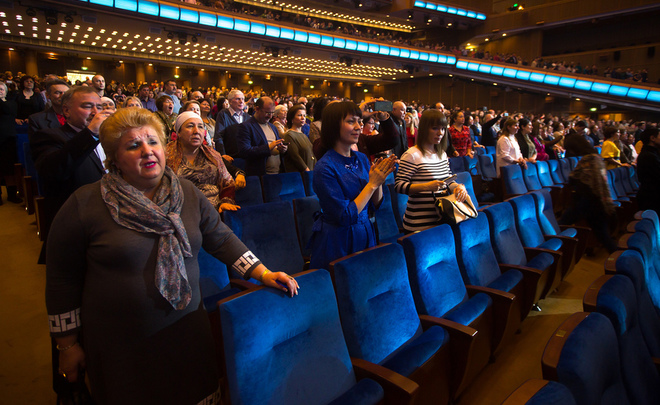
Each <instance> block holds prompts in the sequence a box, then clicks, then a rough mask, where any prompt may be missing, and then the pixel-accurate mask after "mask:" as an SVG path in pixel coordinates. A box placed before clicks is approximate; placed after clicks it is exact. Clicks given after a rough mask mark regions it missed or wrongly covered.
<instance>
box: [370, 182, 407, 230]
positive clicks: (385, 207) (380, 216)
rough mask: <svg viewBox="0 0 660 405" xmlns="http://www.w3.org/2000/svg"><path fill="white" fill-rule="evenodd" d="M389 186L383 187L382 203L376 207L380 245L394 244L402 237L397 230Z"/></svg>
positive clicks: (397, 225)
mask: <svg viewBox="0 0 660 405" xmlns="http://www.w3.org/2000/svg"><path fill="white" fill-rule="evenodd" d="M389 186H390V185H389V184H388V185H383V187H382V190H383V202H381V203H380V207H378V209H377V210H376V214H375V216H376V230H377V232H378V240H379V242H381V243H396V240H397V239H398V238H399V237H401V236H402V235H403V233H402V232H401V231H400V230H399V224H398V223H397V220H396V217H395V214H394V207H393V205H392V196H391V194H390V187H389ZM397 208H398V207H397ZM402 220H403V217H402Z"/></svg>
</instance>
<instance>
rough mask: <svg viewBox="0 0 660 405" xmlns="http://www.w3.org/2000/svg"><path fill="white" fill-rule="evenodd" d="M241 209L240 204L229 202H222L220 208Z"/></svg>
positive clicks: (226, 209) (219, 210)
mask: <svg viewBox="0 0 660 405" xmlns="http://www.w3.org/2000/svg"><path fill="white" fill-rule="evenodd" d="M240 209H241V206H240V205H236V204H229V203H222V204H220V208H219V209H218V212H222V211H238V210H240Z"/></svg>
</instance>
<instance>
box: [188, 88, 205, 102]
mask: <svg viewBox="0 0 660 405" xmlns="http://www.w3.org/2000/svg"><path fill="white" fill-rule="evenodd" d="M203 98H204V95H203V94H202V92H201V91H199V90H195V91H191V92H190V93H188V100H191V101H200V100H202V99H203Z"/></svg>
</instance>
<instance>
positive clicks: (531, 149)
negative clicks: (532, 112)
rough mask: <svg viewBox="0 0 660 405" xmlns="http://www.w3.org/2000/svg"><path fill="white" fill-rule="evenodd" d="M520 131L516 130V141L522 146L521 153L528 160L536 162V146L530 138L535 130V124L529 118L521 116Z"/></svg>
mask: <svg viewBox="0 0 660 405" xmlns="http://www.w3.org/2000/svg"><path fill="white" fill-rule="evenodd" d="M518 127H519V129H518V132H516V141H518V146H519V147H520V153H521V154H522V156H523V158H524V159H525V160H526V161H528V162H532V163H533V162H536V154H537V153H536V146H535V145H534V142H532V140H531V139H530V138H529V136H530V134H531V133H532V131H533V130H534V125H533V124H532V122H531V121H530V120H528V119H527V118H521V119H520V120H519V121H518Z"/></svg>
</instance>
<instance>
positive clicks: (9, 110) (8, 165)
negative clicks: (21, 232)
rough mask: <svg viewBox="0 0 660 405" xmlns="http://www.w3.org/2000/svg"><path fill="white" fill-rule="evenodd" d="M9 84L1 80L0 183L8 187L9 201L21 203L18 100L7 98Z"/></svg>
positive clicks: (0, 198) (0, 196)
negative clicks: (17, 174)
mask: <svg viewBox="0 0 660 405" xmlns="http://www.w3.org/2000/svg"><path fill="white" fill-rule="evenodd" d="M7 91H8V89H7V85H6V84H5V82H3V81H2V80H0V176H1V177H0V183H4V184H5V186H6V187H7V201H10V202H13V203H16V204H20V203H22V202H23V200H21V199H20V198H18V196H17V195H16V191H17V189H16V177H15V176H14V164H15V163H17V162H18V156H17V154H16V121H15V120H16V111H17V109H18V107H17V105H16V102H15V101H14V100H12V99H8V98H7ZM0 205H2V187H1V186H0Z"/></svg>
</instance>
